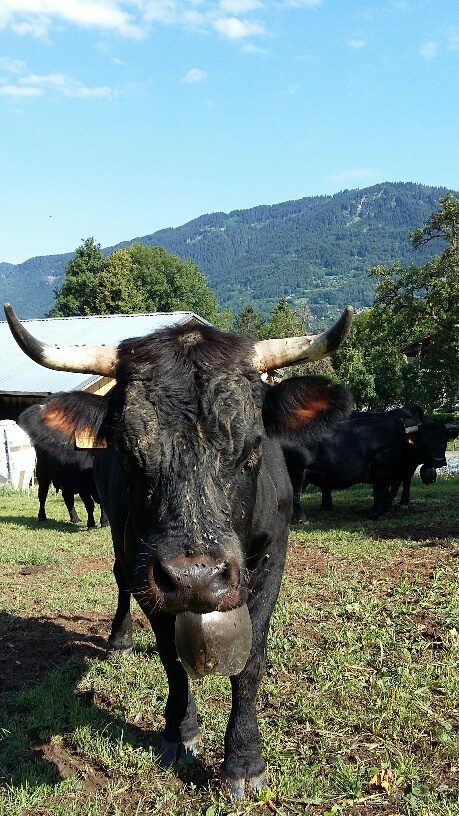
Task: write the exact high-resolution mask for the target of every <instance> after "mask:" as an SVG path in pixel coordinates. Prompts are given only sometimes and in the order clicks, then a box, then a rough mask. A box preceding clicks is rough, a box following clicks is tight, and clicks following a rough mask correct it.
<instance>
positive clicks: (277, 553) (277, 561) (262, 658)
mask: <svg viewBox="0 0 459 816" xmlns="http://www.w3.org/2000/svg"><path fill="white" fill-rule="evenodd" d="M287 537H288V531H287V534H283V535H282V536H281V537H279V538H278V539H277V540H275V539H274V541H272V542H271V544H270V546H269V548H266V550H265V554H264V556H263V557H262V558H261V560H260V561H259V563H258V565H257V566H256V568H255V569H254V571H253V572H252V575H251V579H250V584H249V600H248V602H247V605H248V607H249V612H250V617H251V619H252V629H253V636H252V648H251V651H250V655H249V659H248V661H247V663H246V665H245V667H244V669H243V670H242V672H241V673H240V674H238V675H235V676H234V677H231V690H232V706H231V714H230V718H229V722H228V726H227V729H226V734H225V759H224V762H223V766H222V773H223V777H224V778H225V780H226V784H227V787H228V790H229V792H230V794H231V796H233V797H234V798H235V799H241V798H242V797H243V796H244V795H245V793H246V792H250V791H251V790H257V789H258V788H261V787H264V785H265V784H266V775H265V769H266V762H265V760H264V759H263V757H262V755H261V738H260V732H259V730H258V724H257V715H256V708H255V698H256V694H257V689H258V685H259V682H260V679H261V677H262V675H263V674H264V672H265V670H266V641H267V637H268V628H269V620H270V617H271V614H272V611H273V609H274V605H275V603H276V600H277V596H278V594H279V588H280V582H281V577H282V572H283V568H284V562H285V553H286V547H287Z"/></svg>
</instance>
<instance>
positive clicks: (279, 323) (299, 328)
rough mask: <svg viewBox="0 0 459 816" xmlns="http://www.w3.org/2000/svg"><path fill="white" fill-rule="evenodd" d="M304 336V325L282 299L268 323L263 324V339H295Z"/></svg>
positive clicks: (286, 301) (284, 299)
mask: <svg viewBox="0 0 459 816" xmlns="http://www.w3.org/2000/svg"><path fill="white" fill-rule="evenodd" d="M300 334H304V324H303V323H302V322H301V320H300V319H299V317H298V316H297V314H296V312H295V311H294V310H293V309H292V307H291V306H290V305H289V302H288V300H287V299H286V298H282V300H280V301H279V303H278V304H277V306H275V307H274V309H273V310H272V312H271V317H270V320H269V322H268V323H265V324H264V326H263V330H262V336H263V337H265V338H280V337H297V336H298V335H300Z"/></svg>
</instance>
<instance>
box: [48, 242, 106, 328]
mask: <svg viewBox="0 0 459 816" xmlns="http://www.w3.org/2000/svg"><path fill="white" fill-rule="evenodd" d="M104 263H105V258H104V256H103V253H102V249H101V246H100V244H96V243H95V241H94V238H86V240H85V241H83V243H82V244H81V246H79V247H78V248H77V250H76V251H75V257H74V258H73V259H72V260H71V261H69V262H68V263H67V264H66V266H65V278H64V282H63V284H62V288H61V289H60V291H58V292H56V293H55V303H54V306H53V308H52V309H51V311H50V312H49V314H50V316H51V317H69V316H71V315H88V314H97V306H96V301H95V283H96V280H97V277H98V275H99V274H100V272H101V271H102V269H103V266H104Z"/></svg>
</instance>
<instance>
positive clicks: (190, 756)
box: [177, 736, 199, 765]
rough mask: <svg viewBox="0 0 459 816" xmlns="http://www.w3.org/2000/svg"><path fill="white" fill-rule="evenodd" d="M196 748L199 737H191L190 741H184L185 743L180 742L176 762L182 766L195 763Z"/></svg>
mask: <svg viewBox="0 0 459 816" xmlns="http://www.w3.org/2000/svg"><path fill="white" fill-rule="evenodd" d="M198 748H199V736H196V737H193V739H191V740H186V742H182V744H181V746H180V752H179V756H178V760H177V761H178V762H180V763H181V764H183V765H189V764H190V763H191V762H195V761H196V757H197V755H198Z"/></svg>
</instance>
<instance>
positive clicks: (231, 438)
mask: <svg viewBox="0 0 459 816" xmlns="http://www.w3.org/2000/svg"><path fill="white" fill-rule="evenodd" d="M253 342H254V341H253V339H252V338H249V337H247V336H241V335H232V334H228V333H226V332H225V333H223V332H220V331H218V330H217V329H214V328H213V327H210V326H201V325H199V324H198V323H193V324H191V325H190V324H188V325H187V326H185V327H180V328H179V329H173V330H164V331H161V332H157V333H155V334H154V335H151V336H149V337H146V338H134V339H132V340H126V341H124V342H123V343H122V344H121V345H120V347H119V363H118V369H117V379H118V382H119V383H120V385H121V388H122V393H123V397H122V401H123V425H124V431H125V433H127V435H128V436H129V438H130V439H131V441H132V442H134V441H135V447H136V449H137V452H138V454H139V455H140V456H141V458H142V460H143V464H144V466H145V464H146V458H147V457H149V456H151V455H152V454H151V451H152V445H153V446H154V443H156V444H158V443H160V448H161V450H160V451H157V453H160V458H161V459H162V465H163V467H164V466H166V465H167V466H170V464H171V458H172V457H173V456H174V450H176V446H177V444H178V443H180V444H181V445H183V446H184V447H185V448H186V449H188V454H189V453H190V450H189V449H190V447H192V448H194V449H195V451H196V454H197V452H198V451H199V450H200V451H201V455H202V450H203V449H207V450H208V451H210V450H213V451H220V452H221V454H222V456H223V457H224V458H225V460H226V461H229V460H231V459H233V458H234V457H236V458H237V457H238V456H239V455H240V453H241V451H242V449H243V447H244V444H245V441H246V437H247V435H249V436H250V435H252V434H254V433H257V432H258V433H259V432H260V429H261V413H260V412H261V405H262V400H263V393H264V386H263V384H262V383H261V380H260V375H259V373H258V372H256V371H255V370H254V369H253V368H252V367H251V365H250V362H249V361H250V356H251V352H252V349H253ZM148 451H150V454H149V453H148ZM180 458H181V457H180Z"/></svg>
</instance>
